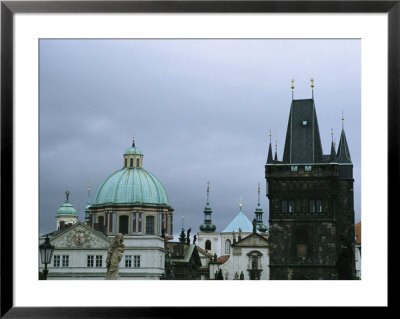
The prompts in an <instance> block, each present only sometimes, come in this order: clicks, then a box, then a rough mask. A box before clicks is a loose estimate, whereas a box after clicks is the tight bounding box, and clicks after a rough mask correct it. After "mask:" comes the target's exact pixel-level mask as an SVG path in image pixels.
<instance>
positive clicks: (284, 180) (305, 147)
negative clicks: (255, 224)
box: [265, 81, 354, 280]
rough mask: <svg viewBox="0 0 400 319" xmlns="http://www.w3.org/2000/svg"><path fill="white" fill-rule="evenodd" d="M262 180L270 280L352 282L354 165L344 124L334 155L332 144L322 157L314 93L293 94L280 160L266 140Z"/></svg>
mask: <svg viewBox="0 0 400 319" xmlns="http://www.w3.org/2000/svg"><path fill="white" fill-rule="evenodd" d="M311 87H312V88H313V87H314V85H313V81H312V85H311ZM293 89H294V86H293V85H292V90H293ZM342 121H343V118H342ZM265 178H266V181H267V196H268V199H269V212H270V213H269V240H270V278H271V279H312V280H318V279H352V278H348V277H352V275H353V274H354V203H353V197H354V196H353V183H354V180H353V164H352V162H351V157H350V152H349V148H348V145H347V140H346V135H345V132H344V127H343V124H342V132H341V136H340V142H339V147H338V151H337V153H336V151H335V145H334V142H333V140H332V145H331V151H330V154H329V155H323V151H322V145H321V139H320V134H319V128H318V120H317V113H316V109H315V103H314V94H313V96H312V98H311V99H302V100H295V99H293V93H292V103H291V107H290V113H289V121H288V126H287V133H286V140H285V146H284V152H283V158H282V161H278V159H277V157H276V156H275V159H272V150H271V142H270V145H269V150H268V156H267V163H266V165H265Z"/></svg>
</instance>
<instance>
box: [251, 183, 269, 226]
mask: <svg viewBox="0 0 400 319" xmlns="http://www.w3.org/2000/svg"><path fill="white" fill-rule="evenodd" d="M263 213H264V212H263V210H262V208H261V204H260V184H258V201H257V208H256V211H255V214H256V218H255V219H254V220H255V222H256V224H257V226H256V227H257V230H258V231H260V232H262V233H265V232H266V231H267V226H265V225H264V224H263V219H262V215H263ZM253 223H254V221H253Z"/></svg>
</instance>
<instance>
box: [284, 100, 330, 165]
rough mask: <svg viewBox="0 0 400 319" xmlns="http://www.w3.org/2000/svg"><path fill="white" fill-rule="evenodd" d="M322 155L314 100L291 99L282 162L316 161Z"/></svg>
mask: <svg viewBox="0 0 400 319" xmlns="http://www.w3.org/2000/svg"><path fill="white" fill-rule="evenodd" d="M322 155H323V154H322V146H321V138H320V135H319V128H318V120H317V114H316V111H315V105H314V100H313V99H303V100H293V101H292V105H291V107H290V114H289V121H288V126H287V132H286V141H285V147H284V151H283V162H284V163H294V164H310V163H318V162H320V161H321V159H322Z"/></svg>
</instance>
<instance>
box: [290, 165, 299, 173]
mask: <svg viewBox="0 0 400 319" xmlns="http://www.w3.org/2000/svg"><path fill="white" fill-rule="evenodd" d="M290 170H291V171H292V172H297V171H298V168H297V165H293V166H291V167H290Z"/></svg>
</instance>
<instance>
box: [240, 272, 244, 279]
mask: <svg viewBox="0 0 400 319" xmlns="http://www.w3.org/2000/svg"><path fill="white" fill-rule="evenodd" d="M240 280H244V273H243V270H242V271H241V272H240Z"/></svg>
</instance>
